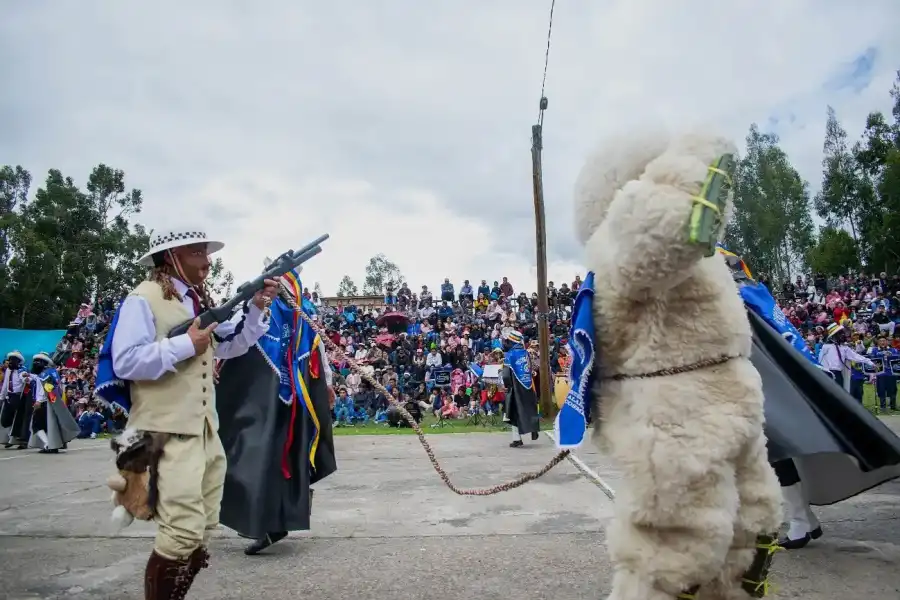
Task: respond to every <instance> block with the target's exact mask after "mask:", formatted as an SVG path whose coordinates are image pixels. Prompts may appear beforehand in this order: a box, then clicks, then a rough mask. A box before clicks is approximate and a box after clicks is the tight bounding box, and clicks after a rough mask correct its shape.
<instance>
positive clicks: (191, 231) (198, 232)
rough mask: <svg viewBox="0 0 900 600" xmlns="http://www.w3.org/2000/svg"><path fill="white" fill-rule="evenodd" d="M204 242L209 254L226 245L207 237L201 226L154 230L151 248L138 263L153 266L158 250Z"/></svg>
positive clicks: (151, 237)
mask: <svg viewBox="0 0 900 600" xmlns="http://www.w3.org/2000/svg"><path fill="white" fill-rule="evenodd" d="M204 243H205V244H206V252H207V253H208V254H212V253H213V252H218V251H219V250H221V249H222V248H224V247H225V244H224V243H222V242H220V241H218V240H211V239H209V238H208V237H206V232H205V231H203V229H202V228H200V227H174V228H171V229H160V230H158V231H153V232H151V234H150V250H149V251H148V252H147V254H145V255H143V256H142V257H140V258H139V259H138V264H139V265H143V266H145V267H152V266H153V255H154V254H156V253H158V252H163V251H165V250H171V249H172V248H180V247H182V246H190V245H191V244H204Z"/></svg>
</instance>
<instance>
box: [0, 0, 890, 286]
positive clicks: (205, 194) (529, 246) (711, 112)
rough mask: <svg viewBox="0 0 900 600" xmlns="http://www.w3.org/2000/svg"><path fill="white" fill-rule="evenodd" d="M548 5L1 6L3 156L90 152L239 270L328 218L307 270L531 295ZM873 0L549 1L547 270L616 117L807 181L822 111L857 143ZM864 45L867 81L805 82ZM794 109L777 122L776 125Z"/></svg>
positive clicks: (879, 0)
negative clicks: (740, 150) (753, 145)
mask: <svg viewBox="0 0 900 600" xmlns="http://www.w3.org/2000/svg"><path fill="white" fill-rule="evenodd" d="M548 10H549V1H548V0H495V1H493V2H489V3H488V2H475V1H473V0H465V1H464V0H460V1H458V2H453V3H449V2H447V3H438V2H429V3H422V2H418V3H417V2H412V1H411V0H405V1H401V0H385V1H382V2H378V3H374V2H365V3H364V2H353V3H350V2H346V1H345V2H333V3H317V4H316V3H311V2H291V1H289V0H263V1H260V2H256V3H253V4H252V5H250V4H246V3H238V2H225V1H212V0H207V1H201V0H194V1H193V2H190V3H185V2H175V1H173V0H164V1H158V2H155V3H152V4H142V5H138V4H134V3H122V2H114V1H99V0H84V1H82V2H74V1H63V0H59V1H54V2H49V1H33V2H29V3H7V4H5V5H4V7H3V9H2V15H0V55H2V56H4V57H7V59H6V60H5V61H4V63H3V65H4V66H3V69H4V71H5V73H4V77H3V81H4V95H3V96H2V97H0V117H2V122H3V123H4V135H3V136H2V138H0V163H13V164H22V165H23V166H26V167H27V168H29V169H30V170H31V171H32V172H33V173H34V174H35V175H36V182H39V181H40V180H41V179H42V178H43V172H44V171H45V170H46V169H48V168H50V167H57V168H60V169H62V170H63V171H64V173H66V174H68V175H72V176H74V177H75V178H76V179H77V180H79V181H82V182H83V181H84V179H85V178H86V176H87V173H88V172H89V170H90V168H91V167H92V166H93V165H94V164H96V163H98V162H106V163H108V164H111V165H113V166H116V167H118V168H122V169H124V170H125V171H126V174H127V177H128V183H130V184H131V185H133V186H137V187H140V188H142V189H143V191H144V194H145V198H146V208H145V216H144V220H145V221H146V222H147V224H148V225H149V226H151V227H152V226H155V225H159V224H160V223H163V222H165V221H166V220H167V219H168V218H171V217H173V216H181V215H187V216H192V217H194V218H198V219H204V220H207V221H209V222H210V226H209V227H210V229H211V230H212V231H216V232H219V233H220V234H221V235H222V237H224V238H225V240H224V241H226V243H227V244H228V247H227V249H226V250H225V251H224V252H225V254H224V257H225V259H226V262H227V263H228V265H229V267H230V268H232V269H233V270H234V271H235V275H236V277H237V278H238V279H239V280H240V279H243V278H246V277H249V276H250V275H252V274H253V273H255V272H256V270H257V269H258V268H259V266H260V264H261V261H262V258H263V256H265V255H266V254H269V255H273V254H276V253H278V252H280V251H282V250H284V249H286V248H287V247H291V246H293V247H297V246H299V245H300V244H302V243H304V242H305V241H306V240H307V239H310V238H312V237H315V236H317V235H318V234H320V233H321V232H329V233H330V234H331V235H332V238H331V240H329V241H328V242H327V243H326V246H325V249H324V252H323V254H322V255H320V256H319V257H317V258H315V259H314V260H313V261H312V262H311V263H310V264H309V265H308V266H307V268H306V275H307V280H308V282H310V283H311V281H312V280H318V281H320V282H321V283H322V285H323V288H324V290H325V291H326V292H332V291H333V290H334V287H335V286H336V284H337V281H338V280H339V279H340V277H341V276H342V275H343V274H344V273H349V274H351V275H352V276H354V277H355V278H356V279H357V281H360V280H361V278H362V277H361V276H362V270H363V267H364V265H365V263H366V261H367V260H368V257H369V256H371V255H372V254H375V253H377V252H384V253H385V254H387V255H388V257H389V258H392V259H393V260H395V261H396V262H397V263H398V264H399V265H400V266H401V268H402V269H403V271H404V273H405V274H406V275H407V276H408V277H409V280H410V283H411V285H413V286H414V287H417V286H418V285H421V284H422V283H427V284H428V285H429V286H432V287H433V286H436V285H437V284H438V283H439V282H440V281H441V280H442V279H443V277H445V276H449V277H451V278H452V279H453V280H454V282H455V283H457V285H459V284H460V283H461V280H462V279H463V278H465V277H468V278H469V279H470V280H473V282H475V281H477V280H480V279H481V278H488V279H495V278H499V277H501V276H503V275H507V276H508V277H510V279H511V280H512V281H513V282H514V283H515V284H517V286H518V287H523V288H525V289H528V290H530V289H531V288H532V287H533V284H531V285H529V284H528V283H525V282H526V281H529V280H531V279H533V267H532V266H531V265H532V263H533V262H534V258H533V257H534V234H533V230H532V227H531V221H530V220H531V217H532V214H533V212H532V203H531V176H530V159H529V147H530V126H531V124H532V123H533V121H534V119H535V117H536V113H537V100H538V99H537V95H538V92H539V89H540V88H539V85H540V75H541V69H542V67H543V58H544V43H545V35H546V25H547V13H548ZM898 21H900V5H898V4H897V3H896V1H892V0H863V1H861V2H858V3H848V2H843V1H838V0H793V1H788V2H784V1H782V2H777V1H776V0H764V1H751V0H735V1H734V2H730V3H724V4H721V5H711V4H709V3H707V2H700V1H699V0H690V1H685V2H677V3H676V2H666V1H663V0H630V1H625V0H617V1H612V0H603V1H597V2H559V3H558V4H557V7H556V15H555V19H554V37H553V47H552V50H551V58H550V69H549V76H548V82H547V86H548V87H547V95H548V97H549V101H550V108H549V111H548V113H547V118H546V124H545V164H544V174H545V191H546V198H547V221H548V232H549V248H550V257H551V269H550V276H551V278H552V279H555V280H556V281H557V283H558V282H559V281H561V280H565V281H570V280H571V278H572V275H573V274H574V272H575V271H576V270H578V267H577V263H578V262H579V250H578V247H577V245H576V243H575V241H574V239H573V236H572V226H571V220H572V212H571V207H570V200H569V198H570V195H571V187H572V184H573V182H574V178H575V175H576V173H577V171H578V169H579V168H580V166H581V162H582V160H583V158H584V156H585V154H586V153H587V152H588V150H589V149H590V148H591V147H592V146H594V145H596V144H597V143H598V141H601V140H602V139H604V138H605V137H606V136H608V135H610V134H612V133H613V132H615V131H618V130H621V129H623V128H627V127H629V126H633V125H645V124H647V123H649V122H662V123H665V124H667V125H668V126H670V127H679V126H687V125H690V124H694V123H701V122H706V123H709V124H711V125H714V126H716V127H717V128H720V129H724V130H725V131H726V132H728V133H729V134H730V135H733V136H734V137H735V138H736V139H738V140H740V139H742V138H743V137H744V136H745V135H746V130H747V127H748V126H749V124H750V122H752V121H757V122H760V123H761V124H763V125H764V124H765V123H766V122H767V120H768V119H769V118H770V117H772V116H773V115H775V116H778V117H779V118H780V123H779V125H778V126H777V132H778V133H779V135H780V136H781V138H782V141H783V146H784V148H785V150H786V151H788V153H789V154H790V156H791V158H792V159H793V161H794V163H795V165H796V166H797V167H798V169H799V170H800V171H801V173H802V175H803V176H804V177H805V178H807V179H808V180H809V181H810V183H811V185H812V186H813V188H815V187H817V186H818V182H819V179H820V161H821V147H822V135H823V132H824V122H825V106H826V105H827V104H831V105H833V106H834V107H835V109H836V110H837V113H838V116H839V117H840V118H841V119H842V120H843V122H844V125H845V127H846V128H847V129H848V131H849V132H850V134H851V136H853V137H855V136H856V135H858V133H859V132H860V131H861V129H862V125H863V123H864V120H865V116H866V114H867V113H868V112H869V111H871V110H887V109H888V108H889V102H890V100H889V97H888V93H887V92H888V89H889V88H890V83H891V81H892V79H893V72H894V70H895V69H896V68H898V67H900V60H898V59H900V39H898V38H897V37H896V35H895V31H894V28H895V25H896V23H897V22H898ZM868 48H876V49H877V51H878V53H877V59H876V61H875V66H874V69H873V73H872V80H871V83H870V85H869V86H868V87H866V88H865V89H863V90H862V91H860V92H858V93H857V92H854V91H852V90H850V89H843V90H841V89H835V88H833V87H832V88H827V89H826V87H824V84H825V83H826V82H827V81H829V80H831V79H832V78H833V77H834V76H835V74H837V73H839V72H841V71H842V70H845V68H846V65H847V64H848V63H849V62H851V61H852V60H853V59H854V58H855V57H856V56H858V55H860V54H862V53H863V52H864V51H865V50H866V49H868ZM788 117H792V119H793V120H790V119H788Z"/></svg>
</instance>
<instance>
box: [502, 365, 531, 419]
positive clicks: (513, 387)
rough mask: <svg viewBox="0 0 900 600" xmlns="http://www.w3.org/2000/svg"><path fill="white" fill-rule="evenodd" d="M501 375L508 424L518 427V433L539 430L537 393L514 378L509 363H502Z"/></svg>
mask: <svg viewBox="0 0 900 600" xmlns="http://www.w3.org/2000/svg"><path fill="white" fill-rule="evenodd" d="M529 361H530V359H529ZM529 367H530V363H529ZM501 377H502V378H503V386H504V387H505V388H506V416H507V417H508V418H509V421H510V424H511V425H514V426H515V427H517V428H518V429H519V435H528V434H529V433H536V432H539V431H540V430H541V420H540V417H539V416H538V399H537V394H535V393H534V390H533V389H529V388H526V387H525V386H523V385H522V384H521V383H520V382H519V380H518V379H516V376H515V375H514V374H513V372H512V369H510V368H509V365H504V367H503V370H502V371H501Z"/></svg>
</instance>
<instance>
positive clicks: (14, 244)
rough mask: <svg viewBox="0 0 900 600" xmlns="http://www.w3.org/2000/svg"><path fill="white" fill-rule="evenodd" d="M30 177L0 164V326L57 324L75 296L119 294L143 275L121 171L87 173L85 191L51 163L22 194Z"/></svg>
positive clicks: (133, 203) (134, 205)
mask: <svg viewBox="0 0 900 600" xmlns="http://www.w3.org/2000/svg"><path fill="white" fill-rule="evenodd" d="M30 181H31V176H30V175H29V174H28V172H27V171H25V170H24V169H22V168H21V167H16V168H15V169H14V168H12V167H3V168H2V169H0V207H2V208H3V210H4V212H3V213H2V215H0V223H2V227H0V229H2V234H3V236H4V237H3V240H4V241H5V242H6V245H5V249H6V250H5V252H6V259H5V260H3V261H0V265H2V267H0V278H2V283H3V287H2V292H0V325H2V326H6V327H19V328H29V329H47V328H51V329H56V328H61V327H64V326H66V325H67V324H68V323H69V322H70V321H71V319H72V318H73V317H74V315H75V313H76V312H77V310H78V305H79V304H80V303H81V302H91V301H92V300H101V299H103V298H105V297H107V296H108V295H112V296H115V297H118V296H120V295H121V293H122V292H124V291H125V290H126V289H128V288H131V287H133V286H134V285H135V284H136V283H137V282H138V281H139V280H141V279H143V277H144V276H145V274H146V269H144V268H142V267H140V266H139V265H137V264H136V261H137V259H138V257H139V256H140V255H141V254H143V253H144V252H145V251H146V249H147V244H148V236H147V233H146V231H145V230H144V228H143V227H141V226H140V225H131V224H130V222H129V217H130V216H133V215H135V214H137V213H138V212H139V211H140V205H141V195H140V192H139V191H138V190H131V191H129V192H126V191H125V184H124V173H123V172H122V171H118V170H114V169H110V168H109V167H106V166H105V165H100V166H98V167H97V168H95V169H94V170H93V171H92V173H91V176H90V177H89V178H88V183H87V186H86V190H87V191H86V192H84V191H82V190H80V189H79V188H78V186H76V185H75V182H74V181H73V179H72V178H71V177H64V176H63V174H62V173H61V172H60V171H58V170H56V169H52V170H50V171H49V172H48V174H47V178H46V179H45V181H44V184H43V186H42V187H40V188H39V189H38V190H37V191H36V192H35V195H34V197H33V198H31V199H29V198H28V188H29V184H30Z"/></svg>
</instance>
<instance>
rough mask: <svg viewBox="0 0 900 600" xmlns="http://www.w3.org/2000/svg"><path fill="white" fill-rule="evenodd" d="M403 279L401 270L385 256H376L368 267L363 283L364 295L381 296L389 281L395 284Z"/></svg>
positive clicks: (370, 260) (371, 259)
mask: <svg viewBox="0 0 900 600" xmlns="http://www.w3.org/2000/svg"><path fill="white" fill-rule="evenodd" d="M401 279H403V274H402V273H401V272H400V268H399V267H398V266H397V265H396V264H395V263H393V262H392V261H390V260H389V259H388V258H387V257H386V256H385V255H384V254H376V255H375V256H373V257H372V258H370V259H369V264H367V265H366V279H365V281H364V282H363V294H372V295H375V294H381V293H383V292H384V285H385V284H386V283H387V282H388V281H393V282H394V283H395V284H397V283H399V281H400V280H401Z"/></svg>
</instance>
